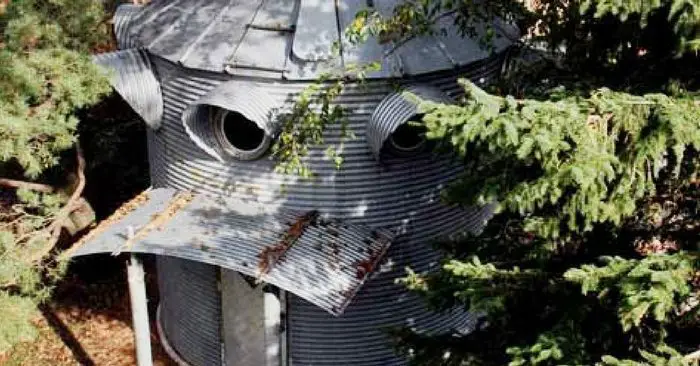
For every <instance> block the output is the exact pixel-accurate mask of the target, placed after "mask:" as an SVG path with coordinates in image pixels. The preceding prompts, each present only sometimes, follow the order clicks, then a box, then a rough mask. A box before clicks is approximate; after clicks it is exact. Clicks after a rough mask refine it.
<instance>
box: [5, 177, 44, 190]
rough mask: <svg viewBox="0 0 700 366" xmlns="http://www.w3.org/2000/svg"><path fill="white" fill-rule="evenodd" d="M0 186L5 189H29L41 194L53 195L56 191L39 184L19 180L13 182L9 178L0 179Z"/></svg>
mask: <svg viewBox="0 0 700 366" xmlns="http://www.w3.org/2000/svg"><path fill="white" fill-rule="evenodd" d="M0 186H2V187H7V188H14V189H18V188H25V189H29V190H32V191H37V192H41V193H53V192H55V191H56V189H55V188H54V187H52V186H50V185H48V184H41V183H34V182H25V181H21V180H15V179H9V178H0Z"/></svg>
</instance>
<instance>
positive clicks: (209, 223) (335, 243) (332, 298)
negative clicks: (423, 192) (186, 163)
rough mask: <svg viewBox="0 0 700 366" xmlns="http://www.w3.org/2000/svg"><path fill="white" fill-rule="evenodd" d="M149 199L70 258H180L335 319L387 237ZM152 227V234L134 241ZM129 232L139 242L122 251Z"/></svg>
mask: <svg viewBox="0 0 700 366" xmlns="http://www.w3.org/2000/svg"><path fill="white" fill-rule="evenodd" d="M148 196H149V199H148V201H147V202H146V203H145V204H144V205H143V206H141V207H139V208H136V209H135V210H133V211H132V212H131V213H129V214H127V215H126V216H124V217H122V218H115V219H114V222H112V224H111V226H109V227H106V228H105V229H104V230H103V231H101V232H98V233H97V235H95V236H94V237H92V238H91V239H90V240H89V241H87V242H85V243H84V244H83V245H81V246H79V247H77V248H76V249H75V250H74V251H73V252H72V255H73V256H80V255H86V254H94V253H101V252H118V251H120V250H129V251H132V252H145V253H153V254H160V255H171V256H177V257H180V258H187V259H191V260H195V261H199V262H203V263H209V264H213V265H218V266H221V267H223V268H228V269H232V270H235V271H238V272H241V273H244V274H247V275H249V276H255V277H257V278H259V279H260V280H261V281H264V282H267V283H271V284H274V285H276V286H278V287H280V288H282V289H285V290H288V291H291V292H293V293H296V294H297V295H298V296H300V297H302V298H305V299H307V300H308V301H310V302H312V303H314V304H316V306H319V307H321V308H322V309H325V310H327V311H329V312H331V313H332V314H334V315H340V314H341V313H342V312H343V310H345V307H346V306H347V305H348V304H349V303H350V301H351V300H352V298H353V296H354V295H355V293H356V292H357V290H358V289H359V287H360V286H362V284H363V283H364V282H365V280H366V279H367V277H368V276H369V275H370V274H371V273H372V272H373V269H374V268H375V267H376V265H377V263H378V261H379V260H380V259H381V257H382V256H383V255H384V253H386V251H387V249H388V247H389V245H390V244H391V240H392V238H393V234H392V233H391V232H390V231H388V230H382V229H374V230H373V229H370V228H367V227H363V226H360V225H349V224H346V223H343V222H340V221H330V220H325V219H323V218H321V217H318V218H316V217H314V216H310V215H308V214H304V213H295V212H291V211H289V210H274V211H272V210H269V209H268V208H266V207H263V206H260V205H253V204H248V203H246V202H242V201H239V200H233V199H229V198H224V197H216V198H211V197H206V196H203V195H200V196H196V197H193V198H192V201H191V202H189V203H186V202H184V204H186V205H185V206H182V207H179V211H177V212H172V211H169V209H170V208H171V207H173V204H179V203H178V202H183V201H182V198H181V197H182V195H175V191H174V190H173V189H155V190H152V191H150V192H148ZM163 215H167V217H166V216H163ZM161 218H164V219H165V220H161ZM154 222H158V223H159V224H158V226H157V227H153V228H152V230H150V232H148V233H146V234H145V235H141V234H140V232H142V231H139V230H144V229H146V228H149V227H150V226H149V225H151V223H154ZM97 230H100V229H97ZM129 233H131V236H135V237H137V238H138V240H136V241H134V243H133V245H132V246H130V247H124V246H125V242H127V239H128V237H129ZM134 233H135V234H134Z"/></svg>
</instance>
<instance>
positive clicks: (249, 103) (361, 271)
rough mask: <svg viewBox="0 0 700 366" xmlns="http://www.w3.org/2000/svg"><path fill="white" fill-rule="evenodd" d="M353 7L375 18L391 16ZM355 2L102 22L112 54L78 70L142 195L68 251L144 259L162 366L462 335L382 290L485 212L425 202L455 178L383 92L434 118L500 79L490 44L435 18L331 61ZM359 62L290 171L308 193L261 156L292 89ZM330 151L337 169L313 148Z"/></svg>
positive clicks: (216, 1) (378, 359)
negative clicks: (93, 87) (101, 69)
mask: <svg viewBox="0 0 700 366" xmlns="http://www.w3.org/2000/svg"><path fill="white" fill-rule="evenodd" d="M370 3H373V4H374V5H373V6H376V7H377V10H379V11H380V12H385V13H386V12H390V11H391V9H393V7H394V6H395V5H396V4H397V1H374V2H370ZM366 6H367V2H365V1H353V0H339V1H323V0H315V1H301V0H255V1H254V0H251V1H242V2H239V1H229V0H208V1H191V0H171V1H153V2H151V3H150V4H149V5H146V6H142V7H139V6H134V5H126V6H124V7H123V8H120V10H119V11H118V12H117V13H116V17H115V21H114V24H115V34H116V35H117V37H118V44H119V45H120V47H121V48H122V49H121V50H119V51H116V52H113V53H110V54H104V55H99V56H97V57H96V59H95V62H97V63H99V64H101V65H104V66H105V67H107V68H110V69H113V70H114V72H112V73H111V76H112V78H113V85H114V87H115V89H116V90H117V92H119V93H120V94H121V95H122V96H123V97H124V99H125V100H126V101H127V102H129V104H130V105H131V106H132V107H133V109H134V110H135V111H136V112H138V113H139V114H140V115H141V116H142V117H143V119H144V121H145V122H146V123H147V124H148V125H149V127H150V130H149V133H148V141H149V159H150V166H151V180H152V184H153V188H152V189H151V190H149V191H147V192H145V193H144V194H142V195H141V196H139V197H137V198H136V199H135V200H134V201H132V202H131V203H129V204H127V205H126V206H124V207H123V209H121V210H120V211H119V212H118V213H117V215H116V216H115V217H113V218H112V219H110V220H109V225H107V224H105V225H102V226H100V227H98V228H97V229H96V230H94V231H93V232H92V233H90V234H89V235H88V237H87V238H85V239H84V240H83V241H82V242H81V243H79V244H78V245H77V246H76V247H75V248H74V250H73V252H72V255H74V256H78V255H87V254H94V253H103V252H120V251H131V252H141V253H153V254H156V255H157V256H158V261H157V265H158V266H157V268H158V269H157V270H158V277H159V289H160V298H161V304H160V309H159V314H158V326H159V331H160V335H161V337H162V339H163V342H164V343H165V344H166V345H167V348H168V350H169V352H170V353H171V355H172V356H173V357H174V358H176V359H178V360H179V362H181V363H185V364H190V365H219V364H226V365H242V366H248V365H250V366H259V365H268V366H270V365H275V366H277V365H285V366H287V365H294V366H302V365H304V366H305V365H355V366H361V365H368V366H369V365H371V366H377V365H404V364H405V363H406V360H405V359H403V358H401V357H399V356H397V355H396V354H395V353H394V352H393V351H392V349H391V345H390V343H389V340H388V338H387V335H386V333H385V329H387V328H388V327H396V326H403V327H410V328H412V329H415V330H417V331H421V332H425V333H432V334H441V333H456V334H465V333H466V332H469V331H470V329H471V327H472V326H473V324H474V322H475V320H474V317H473V316H472V315H470V314H467V313H465V312H463V311H462V310H460V309H453V310H452V311H448V312H443V313H435V312H432V311H431V310H429V309H427V308H426V306H425V304H424V303H423V301H422V300H421V299H419V298H418V297H417V296H416V295H414V294H412V293H410V292H408V291H407V290H406V289H405V288H404V287H402V286H401V285H397V284H396V283H395V282H396V279H397V278H400V277H402V276H403V275H404V274H405V268H406V267H407V266H410V267H411V268H412V269H413V270H415V271H431V270H434V269H435V268H436V266H437V265H438V263H439V260H440V253H438V252H436V251H435V250H433V249H432V247H431V243H432V242H433V241H435V240H436V239H439V238H442V237H444V236H449V235H453V234H458V233H462V232H464V231H472V232H476V231H479V230H480V229H481V227H482V226H483V225H484V223H485V222H486V220H488V219H489V217H490V216H491V214H492V208H491V207H489V206H487V207H479V208H477V207H466V208H465V207H455V206H447V205H445V204H443V203H442V202H441V201H440V191H441V190H442V189H443V188H444V187H445V186H446V185H447V184H449V183H450V182H452V181H453V180H454V179H456V178H457V176H458V175H459V174H460V172H461V171H462V166H461V162H459V161H456V160H455V159H453V157H452V156H451V155H450V154H447V153H444V154H438V153H435V152H433V151H431V149H430V146H429V145H430V144H429V142H427V141H426V140H425V139H424V138H423V137H421V135H420V133H419V132H418V131H416V130H415V129H413V127H410V126H412V125H409V124H408V122H410V121H411V120H414V119H416V118H417V117H419V112H418V110H417V108H416V105H415V104H414V102H413V99H411V98H408V97H407V96H406V94H405V93H404V92H403V91H401V90H397V88H396V86H397V85H400V86H402V87H403V88H405V89H406V90H409V91H410V92H411V93H413V94H416V95H418V96H420V97H422V98H426V99H430V100H435V101H440V102H444V103H451V102H452V101H455V100H456V99H457V98H459V97H460V93H461V89H460V88H459V86H458V84H457V79H458V78H460V77H468V78H470V79H472V80H474V81H476V82H478V83H488V82H489V80H492V79H493V78H494V77H497V76H498V75H499V73H500V72H501V70H502V67H503V64H504V60H505V58H506V56H505V55H506V53H507V52H506V51H505V50H506V49H507V46H508V43H507V42H506V41H504V40H498V41H497V42H496V44H495V47H496V52H493V53H489V52H487V51H485V50H483V49H481V48H480V47H479V45H478V42H477V41H474V40H470V39H463V38H462V37H461V36H460V35H459V34H458V33H457V31H456V29H454V26H453V24H452V23H451V21H450V20H449V19H448V18H449V17H447V18H445V19H444V23H441V25H442V26H444V27H445V30H446V31H445V32H438V33H436V35H430V36H423V37H416V38H413V39H411V40H409V41H408V42H402V43H400V44H393V43H392V42H386V43H380V42H379V41H377V40H374V39H370V40H368V42H367V43H365V44H363V45H361V46H357V47H345V48H343V50H342V52H341V54H340V55H339V56H334V54H333V52H332V49H331V45H332V44H333V42H338V41H341V40H342V39H344V29H345V27H346V26H347V25H348V24H350V22H352V20H353V19H354V16H355V14H356V13H357V11H359V10H361V9H363V8H364V7H366ZM497 28H498V29H502V30H504V32H505V31H506V30H507V31H508V32H510V31H511V28H510V27H508V26H507V25H506V24H499V27H497ZM504 39H505V38H504ZM377 60H379V61H381V63H382V65H383V67H382V69H381V71H377V72H373V73H370V74H369V75H368V76H367V78H366V80H364V81H362V82H357V83H353V82H348V83H346V86H345V87H344V88H343V91H342V93H341V94H340V96H339V97H337V98H336V99H335V100H334V103H336V104H337V105H339V106H341V107H343V108H344V110H345V111H346V116H347V124H346V125H345V126H344V124H341V123H334V124H330V125H329V126H327V128H326V130H325V131H324V141H325V143H324V144H325V146H314V147H313V148H312V149H311V151H309V154H308V156H306V157H305V164H307V165H308V166H309V167H310V168H311V169H312V171H313V172H314V173H315V174H316V175H315V177H314V178H313V179H301V178H299V177H295V176H290V175H284V174H280V173H278V172H277V171H276V170H275V166H276V161H275V160H274V159H272V158H271V157H270V147H271V146H272V145H273V144H274V143H275V139H276V138H277V136H278V134H279V129H280V123H279V121H280V118H279V116H280V115H282V114H284V113H285V111H287V110H289V109H290V107H291V106H292V105H293V103H294V101H295V100H296V98H297V96H298V95H299V93H300V92H302V90H304V88H306V87H307V86H309V85H311V84H312V83H314V82H315V80H316V79H317V78H318V77H319V76H321V75H324V74H325V73H327V72H332V71H338V70H342V68H343V67H344V66H348V65H350V64H355V63H363V62H370V61H377ZM344 129H349V130H350V131H351V132H352V134H348V133H347V131H344ZM347 135H353V137H351V138H348V137H344V136H347ZM341 145H342V156H343V159H344V161H343V163H342V166H341V167H340V168H338V167H337V166H336V164H335V162H334V161H333V160H332V159H330V158H329V157H327V156H326V154H325V153H324V152H325V151H326V149H327V148H328V146H341Z"/></svg>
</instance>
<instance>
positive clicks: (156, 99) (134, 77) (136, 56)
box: [93, 49, 163, 129]
mask: <svg viewBox="0 0 700 366" xmlns="http://www.w3.org/2000/svg"><path fill="white" fill-rule="evenodd" d="M93 61H94V62H95V63H96V64H98V65H100V66H102V67H104V68H106V69H107V70H108V71H110V72H111V73H112V74H111V75H110V76H111V84H112V86H113V87H114V89H115V90H116V91H117V93H119V95H121V96H122V98H124V100H125V101H126V102H127V103H129V105H130V106H131V108H133V109H134V111H135V112H136V113H138V114H139V115H140V116H141V118H143V120H144V121H145V122H146V123H147V124H148V125H149V126H150V127H151V128H153V129H157V128H158V127H160V123H161V117H162V115H163V98H162V96H161V91H160V83H159V82H158V80H157V79H156V76H155V74H154V73H153V70H152V68H151V62H150V60H149V58H148V56H146V55H145V53H144V52H143V51H141V50H137V49H130V50H123V51H116V52H110V53H103V54H100V55H97V56H95V57H94V58H93Z"/></svg>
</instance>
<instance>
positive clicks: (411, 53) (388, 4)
mask: <svg viewBox="0 0 700 366" xmlns="http://www.w3.org/2000/svg"><path fill="white" fill-rule="evenodd" d="M401 2H402V1H401V0H381V1H380V0H377V1H373V2H368V1H360V0H338V1H329V0H247V1H235V0H154V1H152V2H151V3H150V4H148V5H147V6H144V7H143V8H142V9H141V10H140V11H139V12H132V11H131V9H130V11H123V12H119V13H117V18H115V24H117V25H118V29H117V32H116V33H117V37H118V38H120V39H119V44H120V45H129V46H130V47H143V48H145V49H146V50H148V51H149V52H150V53H152V54H154V55H156V56H159V57H162V58H164V59H167V60H169V61H171V62H174V63H179V64H181V65H183V66H185V67H188V68H193V69H200V70H207V71H213V72H228V73H232V74H237V75H255V76H272V77H278V78H286V79H304V80H309V79H315V78H316V77H318V76H319V75H320V74H321V73H323V72H327V71H332V70H341V69H342V66H344V65H345V66H347V65H350V64H363V63H368V62H375V61H381V62H382V63H383V66H384V67H382V70H381V71H379V72H376V73H372V74H370V75H368V76H369V77H370V78H385V77H400V76H404V75H418V74H424V73H430V72H434V71H439V70H447V69H451V68H455V67H459V66H464V65H466V64H468V63H471V62H474V61H477V60H480V59H483V58H486V57H488V55H489V51H487V50H485V49H483V48H482V47H481V46H480V45H479V40H478V39H470V38H463V37H462V35H461V34H460V33H459V29H458V27H457V26H456V25H455V24H454V18H453V17H451V16H445V17H444V18H442V19H441V20H440V21H439V23H438V24H436V25H435V28H436V32H435V34H434V35H426V36H421V37H415V38H412V39H410V40H408V41H406V42H404V41H403V40H389V41H386V42H380V41H379V40H377V39H374V38H371V39H369V40H368V41H367V42H365V43H362V44H360V45H358V46H355V45H351V44H349V43H348V42H346V41H345V40H346V37H345V29H347V28H348V26H349V25H350V24H352V22H353V21H354V19H355V15H356V14H357V12H358V11H360V10H363V9H368V4H373V6H374V10H376V11H378V12H379V13H381V14H383V15H390V14H391V12H392V10H393V8H394V7H395V6H396V5H398V4H400V3H401ZM489 26H492V27H493V28H495V30H496V34H497V35H501V36H504V37H501V38H498V37H497V38H496V40H495V42H494V43H495V44H494V46H495V50H496V51H500V50H502V49H504V48H505V47H507V46H508V45H509V44H511V43H512V41H510V40H511V39H515V38H517V30H516V28H515V27H514V26H512V25H509V24H506V23H505V22H502V21H499V20H494V22H492V24H490V25H489ZM480 27H481V28H483V29H485V28H486V24H483V25H480ZM334 44H343V46H342V50H341V51H340V54H339V55H338V57H334V55H333V52H332V47H333V45H334Z"/></svg>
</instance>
